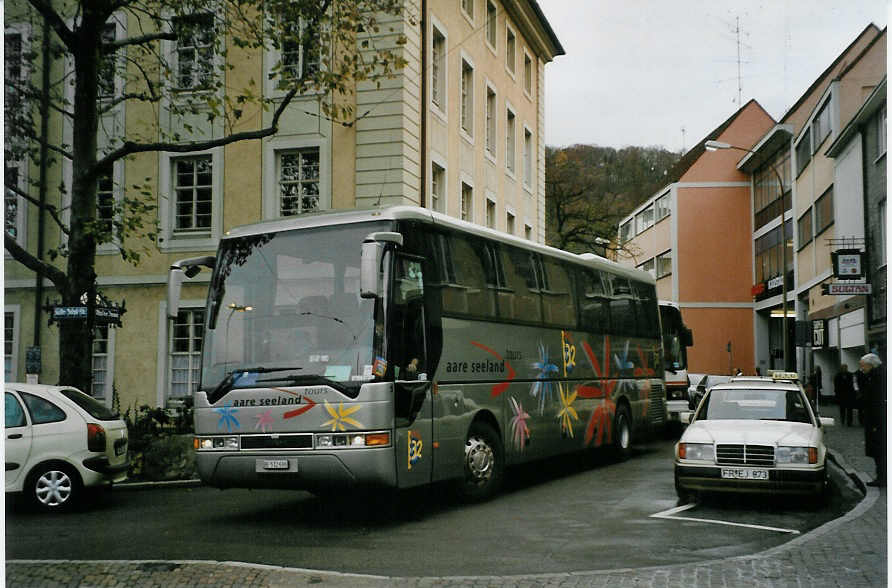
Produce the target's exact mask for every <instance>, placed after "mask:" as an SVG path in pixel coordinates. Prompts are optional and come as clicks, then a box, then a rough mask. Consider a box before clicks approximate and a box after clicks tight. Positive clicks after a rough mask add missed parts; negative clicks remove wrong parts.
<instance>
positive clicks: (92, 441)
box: [87, 423, 105, 453]
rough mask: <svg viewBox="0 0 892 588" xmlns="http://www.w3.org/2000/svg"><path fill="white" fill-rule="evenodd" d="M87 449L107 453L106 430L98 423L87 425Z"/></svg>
mask: <svg viewBox="0 0 892 588" xmlns="http://www.w3.org/2000/svg"><path fill="white" fill-rule="evenodd" d="M87 449H89V450H90V451H96V452H100V453H101V452H103V451H105V429H103V428H102V425H97V424H96V423H87Z"/></svg>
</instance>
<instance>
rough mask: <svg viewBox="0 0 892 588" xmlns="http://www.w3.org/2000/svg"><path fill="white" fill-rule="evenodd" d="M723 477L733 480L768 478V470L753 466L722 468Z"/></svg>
mask: <svg viewBox="0 0 892 588" xmlns="http://www.w3.org/2000/svg"><path fill="white" fill-rule="evenodd" d="M722 478H726V479H732V480H767V479H768V470H757V469H753V468H722Z"/></svg>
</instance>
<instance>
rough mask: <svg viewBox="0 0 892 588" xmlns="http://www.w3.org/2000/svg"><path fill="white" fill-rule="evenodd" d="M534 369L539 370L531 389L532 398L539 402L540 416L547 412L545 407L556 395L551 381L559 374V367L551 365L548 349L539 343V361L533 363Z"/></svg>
mask: <svg viewBox="0 0 892 588" xmlns="http://www.w3.org/2000/svg"><path fill="white" fill-rule="evenodd" d="M532 367H533V369H535V370H537V371H538V373H537V374H536V381H535V382H533V385H532V386H531V387H530V396H532V397H533V398H536V399H538V400H539V414H542V413H544V412H545V405H546V404H547V403H548V401H549V400H551V396H552V395H553V394H554V388H555V384H554V382H552V381H551V379H552V378H554V377H555V376H557V374H558V366H556V365H555V364H553V363H551V361H550V360H549V358H548V348H547V347H546V346H545V345H543V344H542V341H539V361H536V362H533V364H532Z"/></svg>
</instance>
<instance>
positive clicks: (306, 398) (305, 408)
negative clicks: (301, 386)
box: [282, 396, 316, 419]
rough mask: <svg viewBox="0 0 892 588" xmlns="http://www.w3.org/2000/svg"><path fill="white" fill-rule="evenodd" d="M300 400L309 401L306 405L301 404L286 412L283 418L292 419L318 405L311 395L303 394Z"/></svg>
mask: <svg viewBox="0 0 892 588" xmlns="http://www.w3.org/2000/svg"><path fill="white" fill-rule="evenodd" d="M300 401H301V402H306V403H307V404H306V406H301V407H300V408H297V409H294V410H289V411H288V412H286V413H285V414H283V415H282V418H283V419H292V418H294V417H296V416H300V415H302V414H303V413H305V412H307V411H308V410H310V409H311V408H313V407H314V406H316V402H315V401H314V400H313V399H312V398H310V397H309V396H301V397H300Z"/></svg>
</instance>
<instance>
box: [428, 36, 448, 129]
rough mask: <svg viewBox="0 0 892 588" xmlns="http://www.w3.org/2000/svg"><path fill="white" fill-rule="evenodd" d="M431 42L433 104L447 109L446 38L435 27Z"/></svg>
mask: <svg viewBox="0 0 892 588" xmlns="http://www.w3.org/2000/svg"><path fill="white" fill-rule="evenodd" d="M431 36H432V40H431V102H433V104H434V105H435V106H436V107H437V108H439V109H440V110H441V111H445V109H446V36H445V35H444V34H443V33H442V32H440V29H438V28H437V27H433V34H432V35H431Z"/></svg>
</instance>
